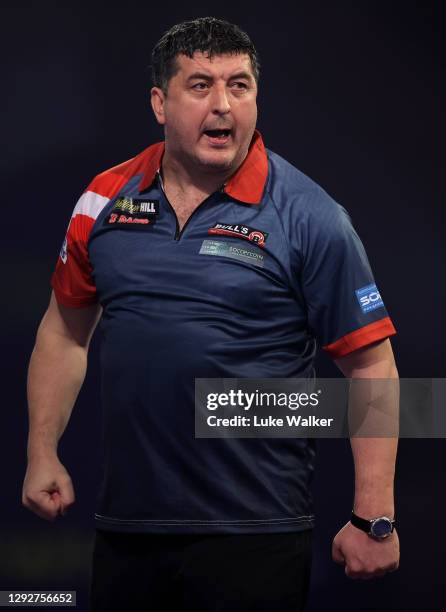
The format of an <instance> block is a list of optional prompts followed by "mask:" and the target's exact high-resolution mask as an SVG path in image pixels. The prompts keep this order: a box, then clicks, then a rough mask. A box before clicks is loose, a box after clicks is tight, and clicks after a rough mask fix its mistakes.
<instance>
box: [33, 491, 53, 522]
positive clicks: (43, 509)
mask: <svg viewBox="0 0 446 612" xmlns="http://www.w3.org/2000/svg"><path fill="white" fill-rule="evenodd" d="M27 505H28V508H29V509H30V510H31V511H32V512H34V514H37V516H40V518H43V519H45V520H47V521H54V519H55V518H56V516H57V512H58V509H57V507H55V506H54V504H51V503H48V499H45V498H42V497H41V498H39V499H32V498H30V497H28V498H27Z"/></svg>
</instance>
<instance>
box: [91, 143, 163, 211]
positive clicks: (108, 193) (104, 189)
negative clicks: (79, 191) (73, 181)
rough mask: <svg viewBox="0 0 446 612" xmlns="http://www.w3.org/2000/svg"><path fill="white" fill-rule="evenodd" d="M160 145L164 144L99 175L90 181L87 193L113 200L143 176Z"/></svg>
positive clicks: (152, 146)
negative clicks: (132, 182) (128, 185)
mask: <svg viewBox="0 0 446 612" xmlns="http://www.w3.org/2000/svg"><path fill="white" fill-rule="evenodd" d="M160 145H162V143H155V144H152V145H150V146H149V147H147V148H146V149H144V150H143V151H141V152H140V153H138V154H137V155H136V156H135V157H132V158H131V159H128V160H126V161H124V162H122V163H120V164H117V165H116V166H113V167H111V168H108V169H107V170H104V171H103V172H101V173H99V174H97V175H96V176H95V177H94V178H93V180H92V181H90V183H89V185H88V187H87V189H86V190H85V191H86V192H87V191H90V192H93V193H95V194H97V195H100V196H103V197H106V198H109V199H110V198H112V197H113V196H114V195H115V194H116V193H118V192H119V191H120V190H121V189H122V188H123V187H124V185H126V184H127V183H128V182H129V181H130V180H132V179H135V180H136V179H139V178H140V177H142V176H143V174H144V172H145V170H146V168H147V164H148V163H149V162H150V160H151V159H153V157H154V156H155V155H156V153H157V152H158V150H159V147H160Z"/></svg>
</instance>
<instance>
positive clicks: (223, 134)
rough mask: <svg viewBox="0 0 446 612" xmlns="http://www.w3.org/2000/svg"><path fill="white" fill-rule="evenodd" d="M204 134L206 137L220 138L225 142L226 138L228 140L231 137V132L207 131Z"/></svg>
mask: <svg viewBox="0 0 446 612" xmlns="http://www.w3.org/2000/svg"><path fill="white" fill-rule="evenodd" d="M204 133H205V134H206V136H209V138H218V139H221V140H224V139H225V138H228V136H230V134H231V130H205V131H204Z"/></svg>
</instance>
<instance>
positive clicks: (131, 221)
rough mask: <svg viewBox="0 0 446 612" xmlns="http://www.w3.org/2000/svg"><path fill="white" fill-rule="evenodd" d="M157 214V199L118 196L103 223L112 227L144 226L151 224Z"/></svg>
mask: <svg viewBox="0 0 446 612" xmlns="http://www.w3.org/2000/svg"><path fill="white" fill-rule="evenodd" d="M158 214H159V201H158V200H139V199H136V198H126V197H125V198H118V199H117V200H116V202H115V203H114V205H113V208H112V210H111V213H110V214H109V215H108V216H107V217H106V218H105V220H104V223H105V225H108V226H114V227H135V228H136V227H139V228H141V227H144V226H148V225H153V223H155V220H156V217H157V215H158Z"/></svg>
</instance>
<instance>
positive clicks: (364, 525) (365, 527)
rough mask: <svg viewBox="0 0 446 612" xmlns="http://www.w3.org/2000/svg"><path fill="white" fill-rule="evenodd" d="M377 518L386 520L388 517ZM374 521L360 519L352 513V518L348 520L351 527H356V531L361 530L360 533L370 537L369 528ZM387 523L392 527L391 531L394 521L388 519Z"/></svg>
mask: <svg viewBox="0 0 446 612" xmlns="http://www.w3.org/2000/svg"><path fill="white" fill-rule="evenodd" d="M377 518H388V517H377ZM375 520H376V519H364V518H361V517H360V516H358V515H357V514H355V513H354V512H353V511H352V516H351V518H350V522H351V524H352V525H354V526H355V527H357V528H358V529H361V530H362V531H365V533H367V534H368V535H372V533H371V527H372V523H373V521H375ZM389 521H390V523H391V525H392V531H393V529H394V527H395V519H390V518H389Z"/></svg>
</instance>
